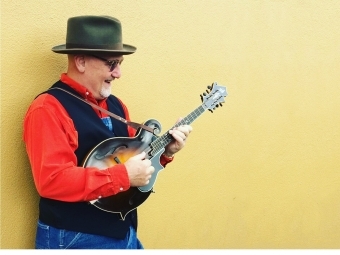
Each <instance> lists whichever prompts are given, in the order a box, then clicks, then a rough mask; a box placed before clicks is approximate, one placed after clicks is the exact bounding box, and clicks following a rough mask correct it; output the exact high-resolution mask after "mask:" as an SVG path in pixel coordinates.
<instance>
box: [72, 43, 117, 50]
mask: <svg viewBox="0 0 340 255" xmlns="http://www.w3.org/2000/svg"><path fill="white" fill-rule="evenodd" d="M66 49H98V50H123V45H122V44H121V43H116V44H110V45H107V44H105V45H98V44H96V45H92V44H78V43H66Z"/></svg>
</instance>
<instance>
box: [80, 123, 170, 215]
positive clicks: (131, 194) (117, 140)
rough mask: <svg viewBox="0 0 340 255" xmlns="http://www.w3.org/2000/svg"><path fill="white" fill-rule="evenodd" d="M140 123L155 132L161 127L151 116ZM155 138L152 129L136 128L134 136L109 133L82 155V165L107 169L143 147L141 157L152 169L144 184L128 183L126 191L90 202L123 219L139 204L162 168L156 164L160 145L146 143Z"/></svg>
mask: <svg viewBox="0 0 340 255" xmlns="http://www.w3.org/2000/svg"><path fill="white" fill-rule="evenodd" d="M144 125H146V126H149V127H151V128H153V130H154V133H159V132H160V130H161V125H160V123H159V122H158V121H156V120H153V119H151V120H148V121H146V122H145V123H144ZM155 139H157V136H156V135H154V134H153V133H150V132H148V131H146V130H144V129H139V130H138V131H137V135H136V136H135V137H113V138H109V139H106V140H104V141H103V142H101V143H100V144H98V145H97V146H96V147H94V148H93V149H92V150H91V151H90V153H89V154H88V155H87V157H86V158H85V160H84V163H83V167H97V168H99V169H107V168H109V167H112V166H114V165H117V164H124V163H125V162H126V161H127V160H128V159H129V158H131V157H133V156H135V155H137V154H140V153H142V152H143V151H145V152H146V156H145V158H146V159H150V160H151V164H152V166H153V167H154V168H155V171H154V173H153V174H152V177H151V179H150V181H149V184H148V185H146V186H142V187H130V188H129V189H128V190H126V191H123V192H120V193H117V194H116V195H112V196H109V197H103V198H99V199H97V200H93V201H91V202H90V203H91V204H93V205H94V206H96V207H98V208H99V209H101V210H104V211H107V212H111V213H119V214H120V215H121V218H122V219H123V220H124V219H125V217H126V215H127V214H128V213H129V212H130V211H132V210H134V209H136V208H137V207H138V206H139V205H141V204H142V203H143V202H144V201H145V200H146V199H147V198H148V197H149V195H150V194H151V192H152V188H153V185H154V183H155V181H156V178H157V175H158V172H159V171H160V170H162V169H164V167H163V166H162V165H161V164H160V156H161V155H162V153H163V151H164V148H163V149H161V150H159V151H157V152H156V151H155V150H153V149H152V147H151V146H150V144H151V143H152V141H154V140H155Z"/></svg>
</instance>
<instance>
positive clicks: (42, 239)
mask: <svg viewBox="0 0 340 255" xmlns="http://www.w3.org/2000/svg"><path fill="white" fill-rule="evenodd" d="M35 248H36V249H144V248H143V245H142V244H141V242H140V241H139V240H138V238H137V233H136V231H135V229H134V228H133V227H132V226H131V227H130V230H129V232H128V233H127V235H126V237H125V239H122V240H121V239H116V238H111V237H106V236H98V235H91V234H86V233H80V232H74V231H69V230H64V229H57V228H54V227H51V226H49V225H46V224H44V223H42V222H41V221H38V226H37V234H36V240H35Z"/></svg>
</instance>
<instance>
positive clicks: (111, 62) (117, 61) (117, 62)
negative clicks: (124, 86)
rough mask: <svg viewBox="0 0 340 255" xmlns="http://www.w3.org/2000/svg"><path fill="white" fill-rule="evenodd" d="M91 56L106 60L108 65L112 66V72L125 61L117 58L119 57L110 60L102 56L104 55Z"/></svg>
mask: <svg viewBox="0 0 340 255" xmlns="http://www.w3.org/2000/svg"><path fill="white" fill-rule="evenodd" d="M90 56H92V57H94V58H97V59H100V60H102V61H104V62H106V65H108V66H109V67H110V72H112V71H113V70H115V68H116V67H117V65H118V64H119V65H120V64H122V62H123V59H122V60H117V59H115V60H108V59H106V58H102V57H99V56H96V55H92V54H91V55H90Z"/></svg>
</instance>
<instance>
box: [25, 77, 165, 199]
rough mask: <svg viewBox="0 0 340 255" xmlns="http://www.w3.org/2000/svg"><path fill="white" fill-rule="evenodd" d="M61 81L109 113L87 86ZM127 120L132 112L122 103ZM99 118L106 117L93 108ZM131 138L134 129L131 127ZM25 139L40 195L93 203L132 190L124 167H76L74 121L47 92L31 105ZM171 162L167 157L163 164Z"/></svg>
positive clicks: (26, 123) (76, 145)
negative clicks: (95, 200) (100, 198)
mask: <svg viewBox="0 0 340 255" xmlns="http://www.w3.org/2000/svg"><path fill="white" fill-rule="evenodd" d="M61 81H62V82H64V83H66V84H67V85H69V86H70V87H72V88H73V89H74V90H76V91H77V92H78V93H79V94H80V95H81V96H82V97H83V98H85V99H87V100H88V101H90V102H92V103H95V104H97V105H98V106H100V107H102V108H104V109H106V110H107V104H106V99H104V100H101V101H100V102H98V101H97V100H95V98H94V97H93V96H92V94H91V92H90V91H88V90H87V89H86V88H85V87H84V86H82V85H80V84H79V83H77V82H76V81H74V80H72V79H71V78H70V77H68V76H67V75H66V74H62V75H61ZM121 103H122V102H121ZM122 107H123V109H124V111H125V116H126V119H127V120H130V118H129V112H128V110H127V108H126V106H125V105H124V104H123V103H122ZM93 110H94V111H95V112H96V113H97V115H98V116H99V117H100V118H102V117H107V115H106V114H103V113H102V112H100V111H99V110H96V109H94V108H93ZM128 132H129V136H130V137H133V136H134V135H135V130H134V129H133V128H131V127H130V126H129V127H128ZM23 139H24V142H25V143H26V150H27V154H28V157H29V160H30V163H31V168H32V173H33V178H34V182H35V185H36V188H37V191H38V193H39V195H40V196H42V197H46V198H50V199H55V200H61V201H67V202H78V201H91V200H94V199H97V198H99V197H106V196H110V195H114V194H117V193H118V192H121V191H125V190H127V189H129V188H130V181H129V179H128V174H127V171H126V168H125V165H124V164H119V165H114V166H112V167H109V168H107V169H101V170H100V169H98V168H96V167H86V168H84V167H79V166H77V157H76V155H75V153H74V152H75V150H76V149H77V148H78V133H77V131H76V129H75V127H74V124H73V121H72V119H71V118H70V117H69V115H68V113H67V112H66V110H65V109H64V108H63V106H62V105H61V104H60V102H59V101H58V100H57V99H56V98H55V97H53V96H51V95H49V94H48V93H45V94H42V95H40V96H38V97H37V98H36V99H35V100H34V101H33V102H32V104H31V105H30V107H29V109H28V111H27V113H26V116H25V119H24V133H23ZM169 162H171V159H168V158H166V157H164V156H162V157H161V162H160V163H161V164H162V165H163V166H165V165H166V164H167V163H169Z"/></svg>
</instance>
